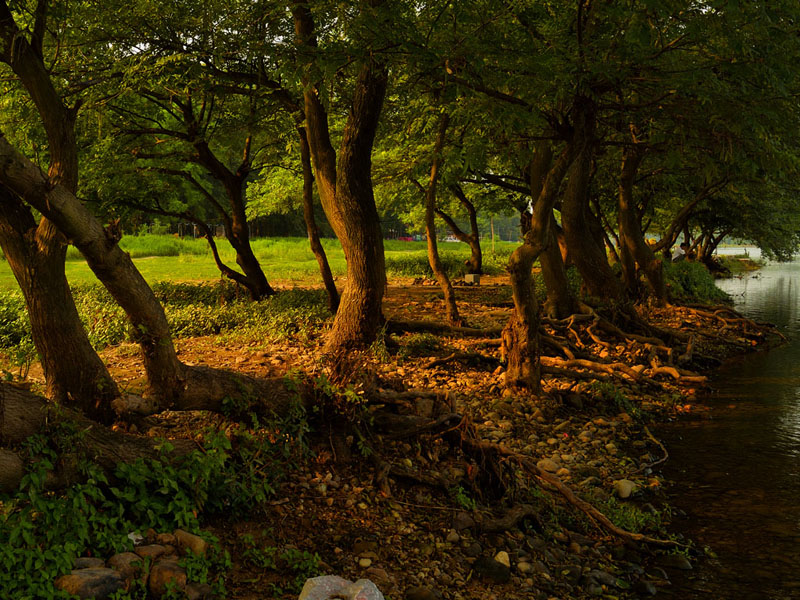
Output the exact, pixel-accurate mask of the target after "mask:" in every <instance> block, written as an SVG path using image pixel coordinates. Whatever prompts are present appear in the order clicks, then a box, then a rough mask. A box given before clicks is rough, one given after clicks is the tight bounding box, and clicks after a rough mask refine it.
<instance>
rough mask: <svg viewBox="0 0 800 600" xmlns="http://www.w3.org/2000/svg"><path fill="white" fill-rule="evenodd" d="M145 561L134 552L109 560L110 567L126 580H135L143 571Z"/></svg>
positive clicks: (115, 556)
mask: <svg viewBox="0 0 800 600" xmlns="http://www.w3.org/2000/svg"><path fill="white" fill-rule="evenodd" d="M143 565H144V560H143V559H142V557H141V556H139V555H138V554H134V553H133V552H121V553H120V554H115V555H114V556H112V557H111V558H109V559H108V566H109V567H111V568H112V569H114V570H115V571H119V574H120V575H122V577H123V578H124V579H133V578H134V577H136V576H137V575H138V574H139V573H140V572H141V570H142V567H143Z"/></svg>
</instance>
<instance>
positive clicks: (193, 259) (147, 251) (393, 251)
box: [0, 235, 517, 291]
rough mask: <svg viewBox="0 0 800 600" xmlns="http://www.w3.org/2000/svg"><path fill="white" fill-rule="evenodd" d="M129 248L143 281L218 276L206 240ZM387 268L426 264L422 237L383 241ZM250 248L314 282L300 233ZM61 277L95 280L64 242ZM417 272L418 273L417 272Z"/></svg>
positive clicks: (448, 248)
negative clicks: (64, 259)
mask: <svg viewBox="0 0 800 600" xmlns="http://www.w3.org/2000/svg"><path fill="white" fill-rule="evenodd" d="M120 245H121V246H122V248H123V249H124V250H126V251H127V252H129V253H130V255H131V257H132V258H133V261H134V263H135V264H136V267H137V268H138V269H139V271H141V273H142V275H143V276H144V278H145V279H146V280H147V281H148V282H149V283H155V282H158V281H173V282H182V281H208V280H215V279H219V270H218V269H217V267H216V265H215V264H214V259H213V258H212V256H211V251H210V250H209V249H208V244H207V243H206V242H205V240H202V239H197V240H195V239H191V238H184V239H180V238H175V237H172V236H168V235H163V236H158V235H142V236H128V237H124V238H123V239H122V241H121V243H120ZM217 245H218V247H219V250H220V254H221V255H222V258H223V260H225V261H226V262H227V263H228V264H229V265H230V266H232V267H236V262H235V260H234V252H233V249H232V248H231V247H230V245H229V244H228V242H227V241H226V240H224V239H219V240H217ZM323 245H324V246H325V252H326V253H327V255H328V261H329V263H330V265H331V270H332V271H333V274H334V276H342V275H344V274H345V269H346V265H345V260H344V254H343V252H342V248H341V246H340V245H339V242H338V241H337V240H335V239H326V240H323ZM516 246H517V244H514V243H512V242H498V243H497V245H496V250H497V257H496V259H494V260H492V258H491V243H490V242H488V243H487V244H486V246H485V247H484V254H485V258H484V260H485V262H486V263H487V266H492V267H493V268H495V269H497V268H500V267H499V266H498V265H501V264H502V263H504V262H505V261H506V259H507V256H508V254H509V253H510V252H511V251H512V250H513V249H514V248H515V247H516ZM384 248H385V252H386V260H387V265H388V269H389V272H390V273H392V269H393V267H392V265H396V266H395V267H394V268H395V269H401V270H402V272H399V273H398V274H403V275H413V274H415V273H414V269H416V268H419V266H420V265H424V264H426V260H427V259H426V246H425V242H400V241H395V240H386V241H385V242H384ZM439 248H440V251H441V252H442V253H443V254H445V255H450V256H451V257H452V259H453V262H459V261H463V260H465V259H466V258H467V257H468V256H469V249H468V248H467V246H466V244H462V243H460V242H440V243H439ZM253 250H254V252H255V254H256V256H257V257H258V260H259V261H260V262H261V266H262V268H263V269H264V273H265V274H266V275H267V279H269V280H276V281H282V282H290V283H296V284H298V285H299V284H316V283H317V282H318V281H319V267H318V266H317V261H316V259H315V258H314V255H313V253H312V252H311V250H310V249H309V246H308V240H307V239H306V238H260V239H257V240H254V241H253ZM66 270H67V278H68V279H69V281H70V283H72V284H85V283H96V282H97V279H96V278H95V276H94V274H93V273H92V271H91V270H90V269H89V267H88V266H87V265H86V262H85V261H84V260H83V258H82V257H81V255H80V254H79V253H78V252H77V250H75V248H70V249H69V252H68V253H67V269H66ZM419 274H420V275H421V274H422V273H419ZM14 289H17V284H16V281H15V280H14V276H13V275H12V274H11V269H10V268H9V267H8V263H6V262H5V260H0V291H7V290H14Z"/></svg>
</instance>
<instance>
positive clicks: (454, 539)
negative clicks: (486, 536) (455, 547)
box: [445, 529, 461, 544]
mask: <svg viewBox="0 0 800 600" xmlns="http://www.w3.org/2000/svg"><path fill="white" fill-rule="evenodd" d="M460 539H461V536H460V535H458V533H456V530H455V529H451V530H450V533H448V534H447V537H446V538H445V541H446V542H447V543H448V544H457V543H458V542H459V540H460Z"/></svg>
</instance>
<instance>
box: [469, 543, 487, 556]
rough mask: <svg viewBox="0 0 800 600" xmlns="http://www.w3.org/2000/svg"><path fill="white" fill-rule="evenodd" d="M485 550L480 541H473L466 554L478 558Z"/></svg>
mask: <svg viewBox="0 0 800 600" xmlns="http://www.w3.org/2000/svg"><path fill="white" fill-rule="evenodd" d="M481 552H483V547H482V546H481V544H480V542H472V543H471V544H470V545H469V546H468V547H467V548H466V549H465V550H464V554H466V555H467V556H469V557H471V558H477V557H478V556H480V555H481Z"/></svg>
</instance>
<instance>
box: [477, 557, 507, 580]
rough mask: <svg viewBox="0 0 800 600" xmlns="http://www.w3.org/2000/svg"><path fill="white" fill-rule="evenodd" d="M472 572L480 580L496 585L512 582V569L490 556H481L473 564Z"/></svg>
mask: <svg viewBox="0 0 800 600" xmlns="http://www.w3.org/2000/svg"><path fill="white" fill-rule="evenodd" d="M472 570H473V572H474V573H475V575H476V576H477V577H478V578H479V579H485V580H489V581H493V582H495V583H508V582H509V581H511V569H510V568H508V567H507V566H506V565H504V564H502V563H499V562H497V561H496V560H495V559H493V558H489V557H488V556H481V557H479V558H477V559H476V560H475V562H474V563H473V564H472Z"/></svg>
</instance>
